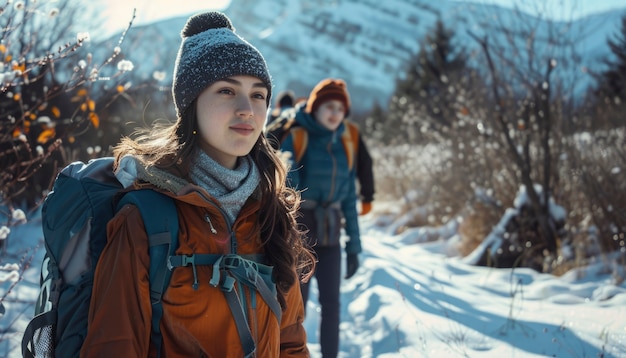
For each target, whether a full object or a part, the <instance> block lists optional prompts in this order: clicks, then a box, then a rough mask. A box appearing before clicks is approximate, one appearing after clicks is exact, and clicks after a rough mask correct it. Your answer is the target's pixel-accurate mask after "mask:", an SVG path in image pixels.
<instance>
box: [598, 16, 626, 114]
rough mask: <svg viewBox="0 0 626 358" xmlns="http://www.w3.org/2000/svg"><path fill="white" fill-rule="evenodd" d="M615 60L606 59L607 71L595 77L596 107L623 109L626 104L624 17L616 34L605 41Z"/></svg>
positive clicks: (625, 31) (625, 30) (625, 24)
mask: <svg viewBox="0 0 626 358" xmlns="http://www.w3.org/2000/svg"><path fill="white" fill-rule="evenodd" d="M607 44H608V45H609V48H610V50H611V52H612V53H613V55H614V57H615V59H614V60H611V59H606V60H604V61H603V63H604V64H605V65H606V67H607V69H606V70H605V71H603V72H601V73H600V74H599V76H598V77H597V87H596V93H595V94H596V98H597V101H598V105H600V106H608V107H617V108H623V106H624V105H625V104H626V103H625V102H626V16H624V17H623V18H622V26H621V29H620V31H619V33H618V34H616V35H615V36H614V37H613V38H609V39H608V40H607Z"/></svg>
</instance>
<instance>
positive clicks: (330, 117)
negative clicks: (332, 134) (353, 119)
mask: <svg viewBox="0 0 626 358" xmlns="http://www.w3.org/2000/svg"><path fill="white" fill-rule="evenodd" d="M345 114H346V107H345V106H344V105H343V102H341V101H338V100H336V99H331V100H328V101H326V102H324V103H322V104H321V105H320V106H319V107H317V109H316V110H315V113H314V116H315V119H316V120H317V121H318V122H319V123H320V124H321V125H323V126H324V127H326V128H327V129H328V130H331V131H334V130H335V129H337V127H339V125H340V124H341V122H342V121H343V118H344V117H345Z"/></svg>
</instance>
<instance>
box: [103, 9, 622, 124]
mask: <svg viewBox="0 0 626 358" xmlns="http://www.w3.org/2000/svg"><path fill="white" fill-rule="evenodd" d="M430 3H431V2H430V1H426V0H410V1H409V0H389V1H385V2H380V1H376V0H344V1H336V0H335V1H329V0H325V1H299V0H233V1H232V3H231V5H230V6H229V8H228V9H226V10H225V12H226V13H227V14H228V15H229V17H230V18H231V19H232V21H233V23H234V24H235V26H236V28H237V33H239V34H240V35H242V36H243V37H244V38H246V39H247V40H248V41H250V42H251V43H253V44H254V45H255V46H257V47H258V48H259V49H260V50H261V52H262V53H263V54H264V56H265V57H266V60H267V62H268V64H269V67H270V71H271V73H272V75H273V77H274V83H275V91H276V92H278V91H281V90H283V89H287V88H289V89H292V90H293V91H295V93H296V94H297V95H298V96H305V95H307V94H308V92H309V91H310V89H311V88H312V86H313V85H315V83H317V82H318V81H319V80H320V79H322V78H325V77H330V76H333V77H341V78H344V79H346V80H347V82H348V84H349V87H350V91H351V94H352V96H353V98H354V111H355V112H357V113H358V112H364V111H367V110H368V109H369V108H371V106H372V104H373V103H374V101H377V102H378V103H379V104H381V105H383V106H385V105H386V103H387V100H388V98H389V97H390V95H391V93H392V92H393V90H394V84H395V80H396V78H397V77H398V76H401V75H402V73H403V72H404V71H403V70H404V66H405V64H406V63H407V60H408V59H409V58H410V57H411V56H412V55H413V54H414V53H416V52H417V51H418V50H419V41H420V40H421V39H423V38H424V36H425V35H426V34H427V33H428V31H430V30H431V29H432V27H433V25H434V23H435V21H436V20H437V19H438V18H441V19H442V20H443V22H444V24H446V26H448V27H450V28H452V29H454V30H455V32H456V35H457V36H456V37H455V39H456V41H457V44H458V45H462V46H464V47H466V48H468V49H469V50H470V51H473V53H474V54H475V55H476V57H475V59H476V60H477V61H478V62H479V63H480V56H481V53H480V51H478V45H477V44H476V42H475V41H474V40H473V39H471V37H470V36H469V31H471V32H472V33H474V34H477V35H479V36H485V35H487V36H491V37H493V38H496V39H497V38H498V37H500V39H499V40H500V41H502V36H503V34H501V33H499V32H496V31H493V30H492V29H491V28H492V27H493V26H498V25H501V24H515V23H519V24H524V25H527V24H531V25H532V24H537V27H538V28H539V29H540V31H541V32H542V33H543V32H544V31H545V32H546V33H547V32H548V31H551V32H552V33H557V34H558V35H557V36H558V38H559V41H560V44H562V45H563V46H567V44H568V43H575V44H576V46H577V51H578V53H579V54H580V56H581V57H580V63H579V64H575V66H573V67H569V68H561V72H560V75H561V76H570V77H571V76H576V80H575V83H576V86H577V88H578V90H579V93H580V91H581V90H582V89H584V88H585V87H586V86H587V85H588V84H589V83H590V80H591V77H590V76H589V75H588V74H586V73H587V72H586V71H583V69H584V68H587V69H594V68H598V65H599V60H600V59H602V58H604V57H606V56H609V54H610V52H609V50H608V47H607V46H606V39H607V37H608V36H609V35H611V34H612V33H614V32H615V31H617V29H618V28H619V24H620V21H621V17H622V16H623V15H624V14H626V7H625V8H624V10H622V11H612V12H607V13H603V14H598V15H593V16H589V17H586V18H582V19H579V20H576V21H573V22H571V23H565V22H551V21H544V20H541V19H537V18H533V17H531V16H529V15H523V14H521V15H520V14H516V13H515V12H514V11H513V10H511V9H507V8H502V7H497V6H489V5H476V4H472V3H467V2H456V1H452V0H440V1H438V2H437V7H436V8H435V7H434V6H433V5H429V4H430ZM186 19H187V16H183V17H176V18H171V19H167V20H164V21H159V22H155V23H152V24H149V25H144V26H136V27H132V28H131V30H130V31H129V33H128V34H127V38H126V40H125V42H124V44H123V48H122V50H123V52H124V53H125V55H126V56H127V58H128V59H130V60H131V61H133V63H134V64H135V75H136V76H140V78H142V79H146V78H151V77H152V74H153V73H154V72H155V71H163V72H165V73H166V78H165V79H164V80H163V84H164V85H168V84H169V83H170V81H171V71H172V68H173V65H174V59H175V57H176V51H177V49H178V45H179V42H180V36H179V31H180V29H181V28H182V27H183V25H184V23H185V21H186ZM542 36H545V35H541V36H538V37H537V38H538V41H542V40H543V39H542ZM548 41H549V39H546V43H545V50H546V51H545V53H543V54H537V56H538V58H541V57H546V56H554V54H556V53H560V51H561V49H559V48H558V46H560V45H559V44H553V43H548ZM115 44H116V41H113V40H109V41H106V42H105V45H102V46H100V47H101V50H107V51H108V50H109V49H110V48H111V47H112V46H114V45H115ZM155 44H158V46H155ZM520 45H521V46H523V41H522V42H520ZM519 60H520V61H523V60H524V59H523V58H520V59H519ZM579 76H580V77H579Z"/></svg>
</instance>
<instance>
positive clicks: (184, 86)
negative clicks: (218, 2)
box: [172, 12, 272, 117]
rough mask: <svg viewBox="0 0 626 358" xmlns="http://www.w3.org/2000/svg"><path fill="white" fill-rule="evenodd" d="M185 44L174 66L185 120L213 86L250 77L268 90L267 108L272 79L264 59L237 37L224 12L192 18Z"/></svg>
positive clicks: (176, 99)
mask: <svg viewBox="0 0 626 358" xmlns="http://www.w3.org/2000/svg"><path fill="white" fill-rule="evenodd" d="M181 37H182V42H181V44H180V48H179V49H178V55H177V56H176V64H175V65H174V80H173V85H172V95H173V97H174V105H175V106H176V114H177V115H178V117H181V116H182V114H183V113H184V112H185V111H186V110H187V108H188V107H189V105H190V104H191V102H193V100H195V99H196V98H197V97H198V96H199V95H200V93H201V92H202V91H203V90H204V89H205V88H207V87H208V86H210V85H211V84H212V83H213V82H216V81H219V80H221V79H224V78H227V77H231V76H238V75H249V76H254V77H257V78H258V79H260V80H261V81H262V82H263V83H265V85H266V86H267V90H268V95H267V99H266V100H267V105H268V106H269V103H270V98H271V94H272V79H271V77H270V74H269V71H268V69H267V64H266V63H265V59H264V58H263V55H261V53H260V52H259V50H257V49H256V48H255V47H254V46H252V45H251V44H250V43H248V42H247V41H246V40H244V39H243V38H242V37H240V36H239V35H237V34H236V33H235V28H234V27H233V25H232V23H231V22H230V19H229V18H228V17H227V16H226V15H224V14H223V13H221V12H207V13H201V14H196V15H193V16H191V17H190V18H189V19H188V20H187V23H186V24H185V27H184V28H183V30H182V31H181Z"/></svg>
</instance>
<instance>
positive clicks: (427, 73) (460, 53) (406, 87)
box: [389, 20, 475, 142]
mask: <svg viewBox="0 0 626 358" xmlns="http://www.w3.org/2000/svg"><path fill="white" fill-rule="evenodd" d="M454 36H455V33H454V31H453V30H451V29H448V28H446V27H445V26H444V24H443V22H441V20H438V21H437V22H436V24H435V27H434V30H433V31H431V32H429V34H428V35H426V37H425V38H424V39H423V41H422V43H421V46H420V50H419V52H418V53H417V55H416V56H415V57H414V58H412V59H411V60H410V62H409V64H408V68H407V72H406V74H405V76H404V77H403V78H402V79H400V80H398V81H397V83H396V91H395V93H394V95H393V96H392V99H391V103H390V106H389V110H390V114H389V115H390V120H392V121H394V125H396V126H397V128H398V129H399V130H400V132H401V133H403V134H404V135H405V136H406V135H408V138H406V139H408V141H409V142H415V141H416V140H417V139H418V138H419V137H421V135H422V133H425V132H431V131H432V130H434V131H436V132H442V131H446V130H447V129H449V128H450V127H451V126H453V125H454V122H455V121H456V118H457V114H458V113H459V112H464V111H466V110H467V109H466V105H467V104H466V101H467V100H468V98H467V96H466V92H467V90H468V88H469V87H470V86H471V82H472V81H473V79H474V78H475V76H474V71H472V70H471V69H470V68H469V66H468V64H467V62H468V56H467V54H466V50H465V48H464V47H462V46H456V45H455V44H454V42H453V39H454Z"/></svg>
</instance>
